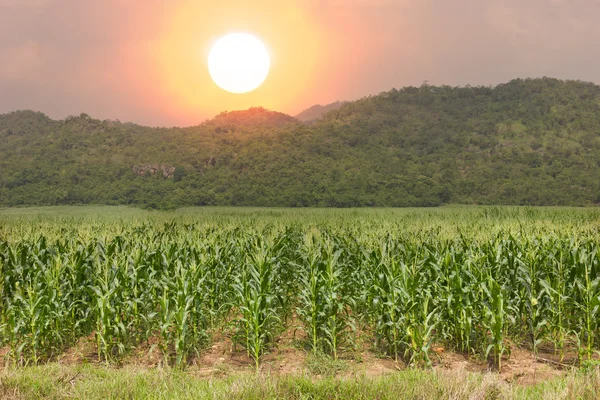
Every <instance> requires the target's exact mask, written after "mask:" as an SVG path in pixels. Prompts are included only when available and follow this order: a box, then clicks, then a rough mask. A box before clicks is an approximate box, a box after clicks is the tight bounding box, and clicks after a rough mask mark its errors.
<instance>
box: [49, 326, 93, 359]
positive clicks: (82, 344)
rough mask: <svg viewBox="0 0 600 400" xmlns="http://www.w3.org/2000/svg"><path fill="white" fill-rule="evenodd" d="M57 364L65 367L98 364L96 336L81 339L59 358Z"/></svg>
mask: <svg viewBox="0 0 600 400" xmlns="http://www.w3.org/2000/svg"><path fill="white" fill-rule="evenodd" d="M57 362H58V363H59V364H63V365H77V364H83V363H98V362H99V359H98V348H97V345H96V337H95V334H93V333H92V334H90V335H88V336H86V337H82V338H79V340H77V342H76V343H75V344H74V345H73V346H71V347H69V348H68V349H66V350H65V351H64V352H63V353H62V354H61V355H60V356H58V357H57Z"/></svg>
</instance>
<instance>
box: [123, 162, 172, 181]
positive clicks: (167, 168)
mask: <svg viewBox="0 0 600 400" xmlns="http://www.w3.org/2000/svg"><path fill="white" fill-rule="evenodd" d="M133 172H134V173H135V174H136V175H138V176H153V175H156V174H162V176H163V178H167V179H171V178H173V176H174V174H175V167H174V166H172V165H168V164H143V165H135V166H134V167H133Z"/></svg>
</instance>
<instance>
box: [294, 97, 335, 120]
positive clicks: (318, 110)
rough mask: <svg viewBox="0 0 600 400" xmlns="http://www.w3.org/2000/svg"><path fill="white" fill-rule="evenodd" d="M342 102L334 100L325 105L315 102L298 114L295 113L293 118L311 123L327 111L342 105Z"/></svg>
mask: <svg viewBox="0 0 600 400" xmlns="http://www.w3.org/2000/svg"><path fill="white" fill-rule="evenodd" d="M342 104H344V102H342V101H336V102H335V103H331V104H328V105H326V106H322V105H320V104H317V105H314V106H312V107H310V108H307V109H306V110H304V111H302V112H301V113H300V114H298V115H296V117H295V118H296V119H297V120H300V121H302V122H304V123H312V122H315V121H317V120H319V119H321V118H322V117H323V115H324V114H326V113H328V112H329V111H332V110H337V109H338V108H340V107H341V106H342Z"/></svg>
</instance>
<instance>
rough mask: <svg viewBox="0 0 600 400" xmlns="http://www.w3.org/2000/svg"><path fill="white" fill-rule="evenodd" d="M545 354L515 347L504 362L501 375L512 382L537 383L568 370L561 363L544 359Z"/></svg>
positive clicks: (520, 383)
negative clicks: (553, 362)
mask: <svg viewBox="0 0 600 400" xmlns="http://www.w3.org/2000/svg"><path fill="white" fill-rule="evenodd" d="M543 356H544V355H538V356H535V355H534V354H533V353H531V352H529V351H527V350H521V349H515V350H513V351H512V353H511V355H510V358H508V360H506V361H505V362H503V365H502V371H500V377H501V378H502V379H504V380H505V381H506V382H510V383H517V384H519V385H535V384H537V383H540V382H542V381H545V380H549V379H552V378H557V377H560V376H564V375H565V374H566V372H567V371H566V370H565V369H564V368H561V367H560V365H557V364H552V363H549V362H544V361H542V359H545V358H544V357H543ZM545 356H546V357H547V356H548V355H545Z"/></svg>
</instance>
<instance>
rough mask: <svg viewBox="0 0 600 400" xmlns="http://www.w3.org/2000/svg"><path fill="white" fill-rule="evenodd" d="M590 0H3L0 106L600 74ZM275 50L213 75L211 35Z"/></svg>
mask: <svg viewBox="0 0 600 400" xmlns="http://www.w3.org/2000/svg"><path fill="white" fill-rule="evenodd" d="M599 19H600V3H598V1H597V0H528V1H527V2H524V1H521V0H486V1H481V0H218V1H215V0H212V1H206V0H195V1H194V0H169V1H164V0H126V1H125V0H102V1H96V0H0V59H1V60H2V62H1V63H0V113H3V112H9V111H13V110H16V109H34V110H39V111H42V112H45V113H47V114H48V115H50V116H52V117H54V118H64V117H66V116H68V115H75V114H79V113H81V112H85V113H88V114H90V115H92V116H94V117H97V118H102V119H104V118H106V119H120V120H123V121H133V122H137V123H141V124H148V125H191V124H197V123H200V122H202V121H204V120H205V119H207V118H211V117H212V116H214V115H215V114H217V113H219V112H220V111H224V110H234V109H245V108H248V107H251V106H263V107H266V108H269V109H273V110H279V111H283V112H286V113H289V114H292V115H294V114H296V113H298V112H300V111H302V110H303V109H305V108H307V107H309V106H311V105H313V104H319V103H320V104H326V103H329V102H333V101H336V100H352V99H356V98H360V97H363V96H367V95H371V94H377V93H379V92H381V91H384V90H389V89H391V88H392V87H401V86H406V85H417V86H418V85H420V84H421V83H422V82H423V81H425V80H428V81H429V82H430V83H431V84H449V85H466V84H472V85H478V84H485V85H490V84H497V83H501V82H504V81H507V80H509V79H512V78H515V77H532V76H533V77H536V76H553V77H558V78H565V79H567V78H574V79H583V80H590V81H596V82H600V53H598V51H596V50H597V49H595V47H594V46H595V43H598V42H600V25H599V24H597V22H596V21H597V20H599ZM238 31H242V32H248V33H252V34H254V35H256V36H257V37H259V38H261V39H262V40H263V41H264V42H265V44H266V45H267V47H268V48H269V50H270V53H271V56H272V68H271V73H270V76H269V77H268V78H267V80H266V82H265V83H264V84H263V86H261V87H260V88H259V89H258V90H256V91H255V92H252V93H249V94H245V95H236V94H230V93H227V92H225V91H223V90H221V89H219V88H218V87H216V85H215V84H214V83H213V82H212V81H211V79H210V76H209V73H208V70H207V65H206V60H207V55H208V51H209V49H210V46H211V44H212V43H213V42H214V41H215V40H216V39H217V38H218V37H220V36H222V35H224V34H227V33H229V32H238Z"/></svg>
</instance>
